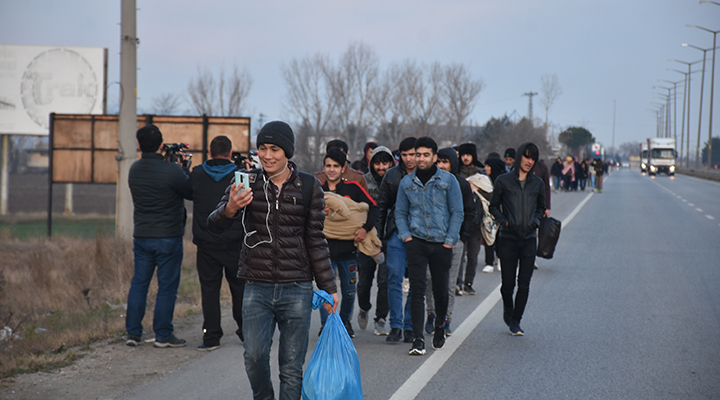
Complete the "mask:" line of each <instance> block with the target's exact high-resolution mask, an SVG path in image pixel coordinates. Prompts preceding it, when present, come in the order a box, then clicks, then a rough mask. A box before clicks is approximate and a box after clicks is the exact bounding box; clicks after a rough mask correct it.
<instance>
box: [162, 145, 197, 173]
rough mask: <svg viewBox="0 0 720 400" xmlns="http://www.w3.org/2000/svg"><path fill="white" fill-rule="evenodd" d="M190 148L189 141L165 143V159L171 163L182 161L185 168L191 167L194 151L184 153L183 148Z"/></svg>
mask: <svg viewBox="0 0 720 400" xmlns="http://www.w3.org/2000/svg"><path fill="white" fill-rule="evenodd" d="M189 148H190V145H189V144H187V143H173V144H163V152H164V154H163V160H165V161H167V162H171V163H177V162H178V161H180V162H181V163H182V167H183V168H190V164H192V153H187V154H186V153H183V150H187V149H189Z"/></svg>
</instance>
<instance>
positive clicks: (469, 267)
mask: <svg viewBox="0 0 720 400" xmlns="http://www.w3.org/2000/svg"><path fill="white" fill-rule="evenodd" d="M481 247H482V232H480V229H476V230H474V231H473V233H472V234H471V235H470V238H468V240H467V242H465V252H466V253H465V254H466V255H467V260H466V261H465V279H463V270H462V267H461V269H460V271H459V272H458V277H457V285H458V286H460V287H461V288H462V287H463V284H466V285H472V284H473V282H474V281H475V274H476V272H477V264H478V256H479V255H480V248H481Z"/></svg>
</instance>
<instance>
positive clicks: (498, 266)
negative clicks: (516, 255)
mask: <svg viewBox="0 0 720 400" xmlns="http://www.w3.org/2000/svg"><path fill="white" fill-rule="evenodd" d="M497 269H498V271H502V269H500V260H498V264H497Z"/></svg>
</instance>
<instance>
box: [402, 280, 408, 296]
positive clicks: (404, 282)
mask: <svg viewBox="0 0 720 400" xmlns="http://www.w3.org/2000/svg"><path fill="white" fill-rule="evenodd" d="M402 291H403V293H409V292H410V280H409V279H408V278H403V283H402Z"/></svg>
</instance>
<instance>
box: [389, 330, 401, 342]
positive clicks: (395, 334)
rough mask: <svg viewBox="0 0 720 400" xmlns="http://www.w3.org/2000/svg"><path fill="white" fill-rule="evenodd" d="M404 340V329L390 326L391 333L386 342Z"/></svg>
mask: <svg viewBox="0 0 720 400" xmlns="http://www.w3.org/2000/svg"><path fill="white" fill-rule="evenodd" d="M401 340H402V329H400V328H390V333H389V334H388V335H387V337H386V338H385V341H386V342H399V341H401Z"/></svg>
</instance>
